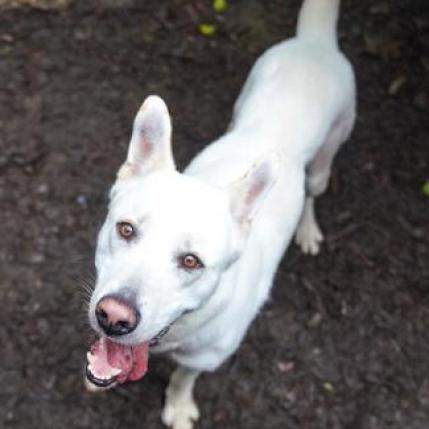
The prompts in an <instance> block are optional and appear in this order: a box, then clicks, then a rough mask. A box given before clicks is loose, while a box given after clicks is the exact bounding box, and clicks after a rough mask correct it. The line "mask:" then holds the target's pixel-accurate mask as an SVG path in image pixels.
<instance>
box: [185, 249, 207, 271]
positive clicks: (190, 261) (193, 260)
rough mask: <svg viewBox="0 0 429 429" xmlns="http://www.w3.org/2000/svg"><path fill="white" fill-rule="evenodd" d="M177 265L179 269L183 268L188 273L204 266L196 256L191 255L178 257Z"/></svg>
mask: <svg viewBox="0 0 429 429" xmlns="http://www.w3.org/2000/svg"><path fill="white" fill-rule="evenodd" d="M179 265H180V267H181V268H184V269H186V270H189V271H193V270H197V269H199V268H203V267H204V264H203V263H202V262H201V260H200V259H199V258H198V256H196V255H194V254H193V253H187V254H185V255H181V256H180V257H179Z"/></svg>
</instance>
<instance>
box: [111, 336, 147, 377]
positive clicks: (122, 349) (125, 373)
mask: <svg viewBox="0 0 429 429" xmlns="http://www.w3.org/2000/svg"><path fill="white" fill-rule="evenodd" d="M106 346H107V360H108V362H109V365H110V366H113V367H114V368H119V369H121V370H122V372H121V373H120V374H119V375H118V376H117V377H116V379H117V380H118V382H119V383H124V382H125V381H128V380H130V381H135V380H138V379H139V378H142V377H143V376H144V375H145V374H146V371H147V362H148V358H149V345H148V343H143V344H140V345H138V346H134V347H130V346H123V345H121V344H117V343H113V342H112V341H109V340H106Z"/></svg>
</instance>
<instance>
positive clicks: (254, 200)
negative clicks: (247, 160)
mask: <svg viewBox="0 0 429 429" xmlns="http://www.w3.org/2000/svg"><path fill="white" fill-rule="evenodd" d="M278 171H279V159H278V157H277V155H275V154H271V155H270V156H267V157H266V158H264V159H263V160H261V161H260V162H258V163H256V164H254V165H253V166H252V168H251V169H250V170H249V171H248V172H247V174H246V175H245V176H244V177H243V178H242V179H240V180H239V181H237V182H235V183H234V184H233V185H232V186H231V187H230V189H229V195H230V202H231V211H232V214H233V216H234V218H235V219H236V220H237V221H238V223H239V224H240V225H241V226H243V227H244V228H245V227H246V226H247V225H248V224H249V223H250V222H252V220H253V219H254V217H255V215H256V213H257V212H258V210H259V208H260V207H261V205H262V203H263V202H264V200H265V198H266V197H267V195H268V193H269V191H270V190H271V188H272V186H273V185H274V183H275V182H276V180H277V175H278Z"/></svg>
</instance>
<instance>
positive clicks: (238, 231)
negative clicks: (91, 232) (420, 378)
mask: <svg viewBox="0 0 429 429" xmlns="http://www.w3.org/2000/svg"><path fill="white" fill-rule="evenodd" d="M170 139H171V125H170V118H169V114H168V111H167V108H166V106H165V104H164V103H163V101H162V100H161V99H160V98H158V97H154V96H151V97H149V98H148V99H147V100H146V101H145V103H144V104H143V106H142V108H141V110H140V111H139V113H138V114H137V116H136V119H135V122H134V129H133V135H132V139H131V142H130V147H129V152H128V158H127V161H126V162H125V164H124V165H123V166H122V167H121V169H120V171H119V173H118V180H117V181H116V183H115V185H114V186H113V188H112V191H111V201H110V205H109V211H108V215H107V218H106V220H105V223H104V225H103V227H102V229H101V231H100V233H99V237H98V243H97V251H96V269H97V284H96V288H95V290H94V292H93V295H92V297H91V302H90V308H89V318H90V321H91V324H92V326H93V327H94V329H95V330H97V331H98V332H99V333H100V334H101V335H104V336H106V335H107V336H110V331H109V329H107V330H106V325H107V326H111V323H110V322H109V321H107V323H103V317H104V316H106V317H108V316H109V314H106V313H109V312H110V311H111V312H113V313H115V315H114V316H115V317H113V318H112V319H115V320H113V322H112V323H119V324H120V325H121V326H119V325H118V326H119V328H118V329H119V330H117V331H116V332H114V331H112V332H113V335H112V336H113V337H114V340H115V341H116V342H120V343H122V344H127V345H134V344H140V343H143V342H148V341H150V340H151V339H153V338H154V337H156V336H157V335H158V334H159V333H160V332H162V331H163V330H164V329H165V328H166V327H168V326H169V325H171V324H172V323H173V322H174V321H175V320H177V319H178V318H180V317H181V316H182V315H183V314H185V313H187V312H190V311H193V310H196V309H198V308H200V307H202V306H203V305H204V303H205V302H206V301H207V300H208V299H209V298H210V297H211V296H212V295H213V293H214V292H215V290H216V287H217V286H218V284H219V279H220V277H221V276H222V273H224V272H225V270H227V269H228V268H229V267H230V266H231V264H233V263H234V262H235V261H236V260H237V258H239V256H240V253H241V251H242V248H243V245H244V243H245V239H246V235H247V232H248V230H249V228H250V224H251V221H252V219H253V217H254V215H255V213H256V211H257V209H258V207H259V206H260V205H261V203H262V201H263V199H264V197H265V195H266V193H267V192H268V190H269V188H270V187H271V185H272V183H273V181H274V175H275V174H274V169H275V165H274V164H275V160H272V159H267V160H264V161H262V162H261V163H260V164H258V165H256V166H254V167H253V168H252V169H251V170H250V171H249V173H248V174H247V175H246V176H245V177H244V178H243V179H242V180H240V181H238V182H236V183H234V184H232V185H231V186H230V187H229V188H228V189H219V188H215V187H213V186H211V185H209V184H207V183H205V182H203V181H201V180H199V179H197V178H193V177H189V176H186V175H183V174H180V173H178V172H177V171H176V170H175V168H174V162H173V159H172V154H171V145H170ZM111 301H112V302H113V304H112V302H111ZM100 303H106V305H104V306H102V305H100ZM107 304H108V305H107ZM115 306H116V307H115ZM100 307H101V316H100ZM130 308H131V309H132V311H131V310H130ZM97 311H98V313H97ZM121 315H122V319H125V320H120V319H121ZM104 322H105V320H104ZM125 322H126V323H125ZM103 325H104V327H103ZM124 326H125V328H126V329H122V330H121V329H120V328H124ZM130 326H131V329H128V328H130Z"/></svg>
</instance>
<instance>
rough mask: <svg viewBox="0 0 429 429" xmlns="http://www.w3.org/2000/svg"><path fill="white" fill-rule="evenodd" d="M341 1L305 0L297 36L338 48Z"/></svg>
mask: <svg viewBox="0 0 429 429" xmlns="http://www.w3.org/2000/svg"><path fill="white" fill-rule="evenodd" d="M339 9H340V0H304V2H303V4H302V6H301V10H300V12H299V17H298V25H297V31H296V35H297V37H298V38H299V39H303V40H309V41H312V42H315V43H318V44H321V45H324V46H332V47H336V46H337V20H338V13H339Z"/></svg>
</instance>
